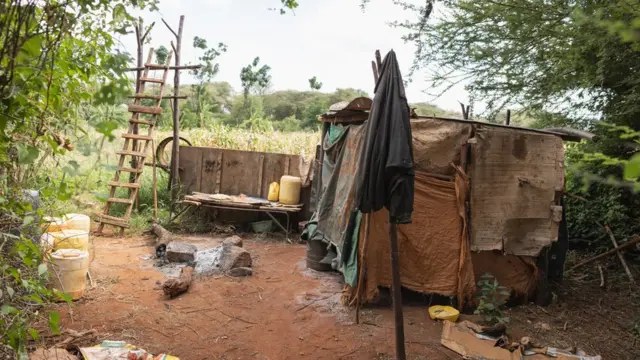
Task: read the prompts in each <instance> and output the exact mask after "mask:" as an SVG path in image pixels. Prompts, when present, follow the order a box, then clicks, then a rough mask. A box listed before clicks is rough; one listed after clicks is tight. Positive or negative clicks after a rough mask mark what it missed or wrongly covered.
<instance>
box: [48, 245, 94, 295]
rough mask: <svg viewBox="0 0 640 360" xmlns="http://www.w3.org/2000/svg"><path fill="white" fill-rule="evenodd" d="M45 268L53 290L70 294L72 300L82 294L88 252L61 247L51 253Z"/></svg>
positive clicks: (84, 285) (87, 266)
mask: <svg viewBox="0 0 640 360" xmlns="http://www.w3.org/2000/svg"><path fill="white" fill-rule="evenodd" d="M47 268H48V269H49V271H50V273H51V276H50V278H51V285H52V287H53V288H54V289H55V290H58V291H60V292H62V293H64V294H68V295H69V296H71V298H72V299H73V300H77V299H80V298H81V297H82V296H83V295H84V291H85V288H86V285H87V281H86V278H87V272H88V271H89V253H87V252H86V251H82V250H76V249H61V250H58V251H56V252H53V253H51V256H50V262H49V263H48V264H47Z"/></svg>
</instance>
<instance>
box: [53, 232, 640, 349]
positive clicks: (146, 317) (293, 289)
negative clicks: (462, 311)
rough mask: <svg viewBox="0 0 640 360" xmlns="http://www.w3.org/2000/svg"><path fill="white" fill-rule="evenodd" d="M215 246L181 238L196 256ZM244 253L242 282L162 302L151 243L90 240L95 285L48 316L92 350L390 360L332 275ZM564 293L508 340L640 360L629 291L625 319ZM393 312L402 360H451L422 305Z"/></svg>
mask: <svg viewBox="0 0 640 360" xmlns="http://www.w3.org/2000/svg"><path fill="white" fill-rule="evenodd" d="M222 239H223V237H216V236H185V237H183V240H184V241H186V242H189V243H192V244H195V245H196V246H197V247H198V248H199V249H204V248H209V247H214V246H216V245H218V244H219V243H220V242H221V241H222ZM244 246H245V248H246V249H247V250H249V251H250V252H251V254H252V257H253V261H254V262H253V267H254V275H253V276H251V277H247V278H231V277H227V276H218V277H209V278H199V279H197V280H196V281H195V283H194V286H192V288H191V289H190V291H189V292H188V293H186V294H184V295H182V296H180V297H178V298H176V299H173V300H168V299H166V298H164V296H163V293H162V291H161V290H159V289H158V286H157V283H158V282H161V281H163V280H164V279H165V275H164V274H163V273H162V272H161V271H160V270H159V269H158V268H156V267H154V266H153V264H154V261H153V259H152V258H151V257H152V256H153V255H154V248H153V239H152V238H151V237H129V238H110V237H99V238H95V239H94V247H95V258H94V261H93V263H92V265H91V274H92V275H93V279H94V284H93V286H92V287H91V288H90V289H89V290H88V292H87V294H86V296H85V298H84V299H82V300H80V301H78V302H75V303H74V304H73V306H71V307H68V306H66V305H60V306H59V307H58V310H59V311H60V313H61V314H62V322H63V326H65V327H67V328H71V329H75V330H87V329H96V330H97V331H98V333H99V338H100V340H105V339H109V340H126V341H127V342H129V343H131V344H135V345H138V346H140V347H142V348H145V349H147V350H148V351H151V352H153V353H168V354H172V355H175V356H179V357H180V359H182V360H190V359H198V360H199V359H392V358H393V354H394V341H393V339H394V335H393V334H394V332H393V317H392V312H391V309H390V308H381V307H377V308H365V309H364V310H363V311H362V315H361V319H362V320H363V321H362V322H361V324H360V325H356V324H355V322H354V321H355V312H354V310H353V309H350V308H346V307H344V306H343V305H341V303H340V296H341V290H342V287H343V284H342V283H341V279H340V276H338V275H337V274H333V273H318V272H315V271H312V270H308V269H306V268H305V264H304V256H305V246H304V245H290V244H287V243H286V242H282V241H279V240H277V239H269V238H248V237H245V238H244ZM590 280H593V279H586V280H585V278H582V279H579V281H580V282H581V283H582V287H581V289H584V287H585V286H586V287H588V288H589V289H590V288H591V287H593V284H592V283H593V281H596V280H597V281H596V282H598V283H599V280H598V279H596V280H593V281H590ZM595 286H596V288H597V284H596V285H595ZM565 290H566V291H568V292H569V293H568V294H567V293H562V292H558V294H557V295H556V297H557V299H556V304H555V305H552V306H551V307H548V308H544V309H543V308H540V307H537V306H535V305H526V306H520V307H517V308H513V309H511V310H509V311H508V316H510V318H511V325H510V326H511V327H512V328H513V330H514V331H516V332H517V333H518V334H523V335H531V336H535V337H538V338H542V339H545V340H547V341H549V342H553V345H556V346H564V345H567V346H576V345H577V346H578V347H581V348H583V349H584V350H585V351H587V352H589V353H591V354H596V353H598V354H601V355H603V357H604V359H634V358H636V357H638V356H640V350H639V349H638V347H639V346H640V345H639V344H640V341H639V342H638V343H639V344H635V343H633V341H634V339H635V338H634V335H633V333H632V332H631V329H632V328H630V327H629V326H630V325H631V326H633V324H634V323H633V322H632V321H631V320H630V319H632V317H633V316H631V314H635V315H636V316H637V314H638V308H639V307H638V306H637V305H638V302H637V299H638V291H637V287H634V288H632V289H624V288H623V289H622V290H621V293H624V294H626V296H627V298H626V299H625V301H626V304H631V305H633V306H635V308H634V309H627V314H626V316H624V318H621V316H623V315H620V313H619V310H624V306H628V305H620V304H615V305H613V304H612V303H611V302H610V301H609V300H607V299H608V297H611V298H612V299H614V298H620V296H619V295H617V294H618V292H620V289H614V290H615V291H616V293H610V292H605V291H603V290H602V289H598V290H599V291H600V293H601V294H604V295H601V297H600V300H598V299H596V302H594V301H589V300H584V299H583V296H580V300H576V299H578V297H575V296H572V294H574V293H575V290H573V289H572V288H571V287H570V286H569V287H567V288H566V289H565ZM578 292H579V291H578ZM608 293H609V294H608ZM612 294H613V295H612ZM564 299H568V301H564ZM589 299H590V298H589ZM602 299H604V300H602ZM629 299H632V302H631V303H629V301H628V300H629ZM580 301H583V302H584V303H582V304H581V303H580ZM585 301H586V302H585ZM603 301H604V303H603ZM612 301H613V300H612ZM611 306H614V309H615V310H616V311H618V312H616V314H617V315H616V316H613V315H612V314H611V312H612V311H613V310H611V308H610V307H611ZM616 307H622V309H620V308H616ZM608 310H611V311H609V312H607V311H608ZM404 311H405V334H406V340H407V353H408V358H409V359H436V360H437V359H459V358H460V357H459V356H458V355H457V354H455V353H453V352H451V351H449V350H447V349H445V348H443V347H442V346H441V345H440V343H439V341H440V334H441V330H442V327H441V324H439V323H437V322H434V321H432V320H430V319H429V317H428V313H427V306H425V305H421V306H405V308H404ZM596 313H597V314H596ZM623 314H624V313H623Z"/></svg>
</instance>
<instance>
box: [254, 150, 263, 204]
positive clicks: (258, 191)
mask: <svg viewBox="0 0 640 360" xmlns="http://www.w3.org/2000/svg"><path fill="white" fill-rule="evenodd" d="M264 156H265V154H260V161H259V165H258V186H257V187H256V190H255V194H256V196H258V197H262V184H263V181H262V180H263V179H262V177H263V173H262V172H263V170H264Z"/></svg>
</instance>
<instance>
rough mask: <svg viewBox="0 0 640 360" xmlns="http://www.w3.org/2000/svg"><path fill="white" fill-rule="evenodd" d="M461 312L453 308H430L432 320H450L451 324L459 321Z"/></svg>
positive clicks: (437, 306)
mask: <svg viewBox="0 0 640 360" xmlns="http://www.w3.org/2000/svg"><path fill="white" fill-rule="evenodd" d="M458 316H460V311H458V310H456V309H455V308H452V307H451V306H442V305H434V306H431V307H429V317H431V320H436V319H438V320H449V321H451V322H456V321H458Z"/></svg>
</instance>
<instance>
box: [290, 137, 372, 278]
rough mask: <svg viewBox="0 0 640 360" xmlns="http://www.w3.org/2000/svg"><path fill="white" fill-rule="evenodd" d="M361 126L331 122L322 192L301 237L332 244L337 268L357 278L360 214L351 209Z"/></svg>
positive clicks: (346, 276)
mask: <svg viewBox="0 0 640 360" xmlns="http://www.w3.org/2000/svg"><path fill="white" fill-rule="evenodd" d="M364 133H365V128H364V127H363V126H362V125H349V126H344V127H342V126H336V125H331V126H330V127H329V131H328V133H327V136H325V142H324V144H323V145H322V149H323V151H324V160H323V163H322V192H321V194H320V196H319V201H318V205H317V209H316V212H315V213H314V214H313V216H312V217H311V220H310V221H309V223H308V224H307V227H306V229H305V231H304V233H303V234H302V238H303V239H304V240H307V241H312V240H321V241H324V242H326V243H327V245H329V244H333V245H335V247H336V250H337V251H338V257H339V259H340V264H339V270H341V271H342V272H343V274H344V277H345V281H346V282H347V284H349V285H351V286H355V283H356V281H357V278H356V277H357V269H358V267H357V244H358V236H359V229H360V219H361V215H360V214H359V213H354V212H353V201H354V196H355V175H356V171H357V169H358V164H359V161H360V150H361V148H362V141H363V139H364Z"/></svg>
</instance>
